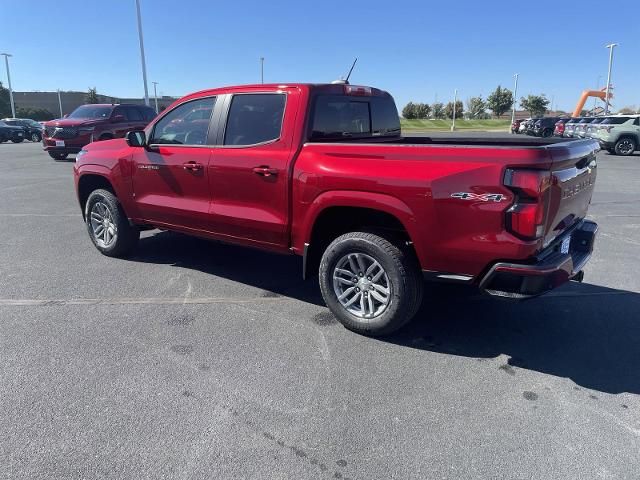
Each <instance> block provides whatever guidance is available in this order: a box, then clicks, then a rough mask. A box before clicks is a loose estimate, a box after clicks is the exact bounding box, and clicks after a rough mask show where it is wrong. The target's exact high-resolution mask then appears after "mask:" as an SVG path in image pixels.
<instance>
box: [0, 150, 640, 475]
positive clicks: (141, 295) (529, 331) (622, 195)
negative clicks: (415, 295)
mask: <svg viewBox="0 0 640 480" xmlns="http://www.w3.org/2000/svg"><path fill="white" fill-rule="evenodd" d="M598 162H599V169H598V170H599V172H598V180H597V185H596V193H595V196H594V198H593V203H592V207H591V209H590V217H591V218H592V219H594V220H595V221H597V222H598V223H599V224H600V234H599V238H598V241H597V244H596V251H595V255H594V258H593V259H592V260H591V262H590V264H589V265H588V266H587V268H586V271H585V283H583V284H575V283H572V284H571V285H568V286H566V287H564V288H562V289H559V290H557V291H556V292H554V293H552V294H550V295H547V296H545V297H542V298H539V299H535V300H531V301H528V302H524V303H519V304H513V303H509V302H503V301H498V300H494V299H492V298H488V297H485V296H481V295H478V294H476V293H475V292H473V291H466V290H461V289H459V288H455V289H453V288H452V287H446V286H437V287H433V289H432V290H430V292H429V293H428V294H427V296H426V298H425V302H424V305H423V307H422V309H421V311H420V313H419V314H418V317H417V319H416V320H415V321H414V322H413V323H412V324H411V325H410V326H408V327H407V328H405V329H403V330H402V331H401V332H400V333H399V334H397V335H394V336H393V337H389V338H385V339H370V338H366V337H362V336H358V335H356V334H353V333H351V332H349V331H347V330H345V329H343V328H342V327H341V326H340V325H339V324H337V322H336V321H335V320H333V318H332V317H331V315H330V314H329V313H328V311H327V309H326V308H325V307H324V306H323V305H322V301H321V297H320V294H319V292H318V288H317V285H316V283H315V281H314V280H310V281H307V282H302V280H301V278H300V273H301V262H300V260H299V259H298V258H295V257H281V256H277V255H271V254H267V253H264V252H259V251H254V250H247V249H242V248H239V247H234V246H228V245H221V244H217V243H211V242H206V241H203V240H199V239H194V238H189V237H185V236H182V235H177V234H173V233H168V232H159V231H151V232H145V233H144V234H143V237H142V240H141V242H140V249H139V251H138V253H137V255H136V256H135V257H133V258H131V259H129V260H116V259H111V258H107V257H104V256H102V255H100V254H99V253H98V252H97V251H96V250H95V248H94V247H93V246H92V245H91V242H90V240H89V238H88V236H87V234H86V231H85V229H84V224H83V223H82V219H81V215H80V212H79V208H78V205H77V202H76V199H75V193H74V191H73V180H72V175H71V169H72V165H73V163H72V161H70V162H54V161H52V160H51V159H50V158H49V157H48V156H47V155H46V154H45V153H44V152H42V149H41V146H40V145H39V144H31V143H22V144H15V145H14V144H2V145H0V318H1V319H2V321H1V322H0V346H1V349H0V379H1V380H0V430H1V431H2V432H4V434H3V435H2V436H1V437H0V478H103V477H110V478H161V477H165V478H220V479H222V478H256V479H262V478H343V479H345V478H352V479H355V478H360V479H372V478H381V479H386V478H416V479H422V478H447V479H448V478H451V479H467V478H469V479H471V478H544V479H558V478H637V472H638V471H639V470H640V457H639V456H638V451H640V371H639V369H638V365H640V277H639V276H638V274H637V272H638V271H639V270H640V255H638V247H640V214H638V212H637V208H636V205H637V204H638V203H639V202H640V191H639V190H638V188H637V185H638V183H639V180H638V178H639V177H640V155H637V154H636V155H634V156H631V157H626V158H625V157H616V156H612V155H608V154H606V153H602V152H601V153H600V154H599V155H598Z"/></svg>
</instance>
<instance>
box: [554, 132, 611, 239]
mask: <svg viewBox="0 0 640 480" xmlns="http://www.w3.org/2000/svg"><path fill="white" fill-rule="evenodd" d="M546 149H547V151H548V152H549V155H550V157H551V159H552V162H553V163H552V167H551V174H552V178H551V187H550V193H549V195H550V198H549V204H548V208H549V210H548V212H547V217H546V218H547V223H546V228H545V235H544V246H547V245H549V244H550V243H551V242H552V241H553V240H554V239H555V238H556V237H557V236H558V235H560V234H561V233H562V232H563V231H564V230H566V229H567V228H569V227H570V226H572V225H573V224H574V223H575V222H576V221H577V220H579V219H582V218H584V217H585V216H586V214H587V209H588V208H589V204H590V203H591V196H592V195H593V189H594V185H595V180H596V174H597V166H596V155H595V154H596V152H597V151H598V150H599V146H598V144H597V143H596V142H595V141H592V140H582V141H573V142H563V143H558V144H555V145H550V146H548V147H546Z"/></svg>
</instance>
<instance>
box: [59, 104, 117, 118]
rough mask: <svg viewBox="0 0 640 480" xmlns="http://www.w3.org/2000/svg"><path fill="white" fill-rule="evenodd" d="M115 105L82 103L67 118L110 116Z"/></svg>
mask: <svg viewBox="0 0 640 480" xmlns="http://www.w3.org/2000/svg"><path fill="white" fill-rule="evenodd" d="M112 109H113V107H111V106H105V105H100V106H97V105H82V106H81V107H78V108H76V109H75V110H74V111H73V112H71V114H70V115H69V116H68V117H67V118H109V117H110V116H111V110H112Z"/></svg>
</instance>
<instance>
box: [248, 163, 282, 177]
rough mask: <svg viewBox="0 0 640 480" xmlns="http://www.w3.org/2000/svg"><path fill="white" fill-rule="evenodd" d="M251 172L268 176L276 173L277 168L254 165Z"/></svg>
mask: <svg viewBox="0 0 640 480" xmlns="http://www.w3.org/2000/svg"><path fill="white" fill-rule="evenodd" d="M253 173H257V174H258V175H262V176H263V177H270V176H272V175H277V174H278V169H277V168H271V167H268V166H264V165H262V166H260V167H254V168H253Z"/></svg>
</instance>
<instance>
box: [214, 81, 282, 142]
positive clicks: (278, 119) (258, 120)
mask: <svg viewBox="0 0 640 480" xmlns="http://www.w3.org/2000/svg"><path fill="white" fill-rule="evenodd" d="M285 102H286V98H285V96H284V95H282V94H272V93H252V94H241V95H234V97H233V100H232V101H231V107H230V108H229V117H228V118H227V128H226V130H225V133H224V144H225V145H236V146H240V145H257V144H259V143H265V142H270V141H274V140H277V139H278V138H280V132H281V130H282V116H283V114H284V106H285Z"/></svg>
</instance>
